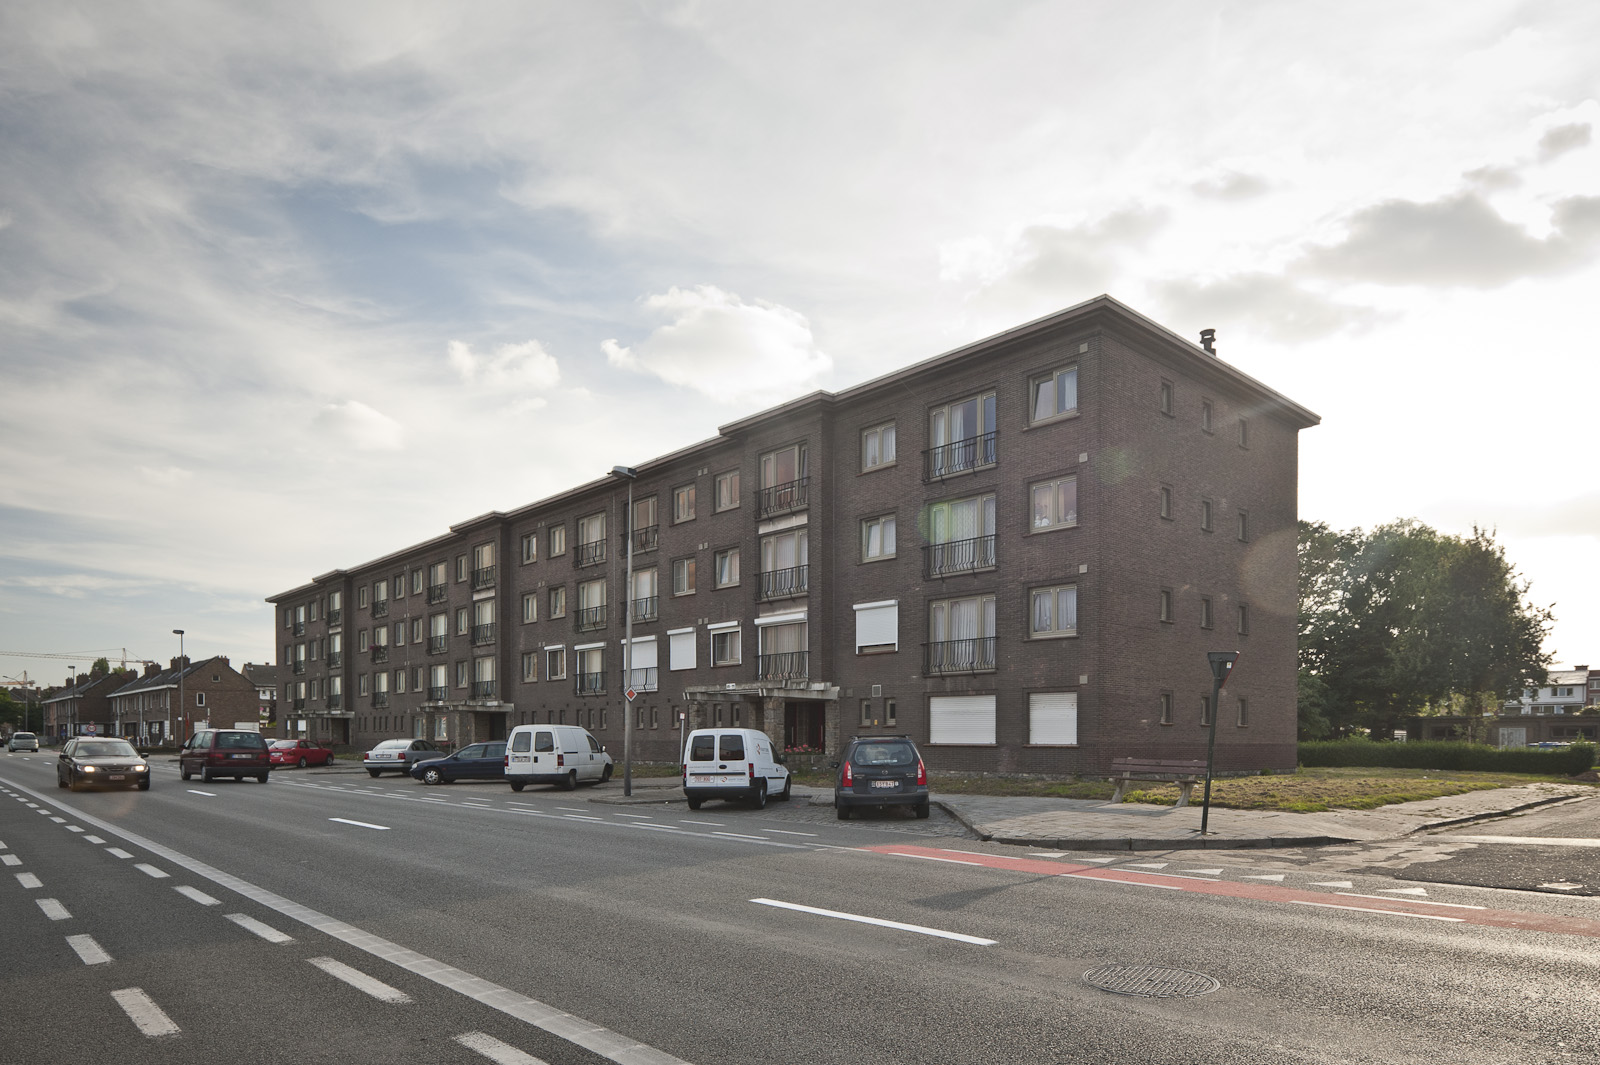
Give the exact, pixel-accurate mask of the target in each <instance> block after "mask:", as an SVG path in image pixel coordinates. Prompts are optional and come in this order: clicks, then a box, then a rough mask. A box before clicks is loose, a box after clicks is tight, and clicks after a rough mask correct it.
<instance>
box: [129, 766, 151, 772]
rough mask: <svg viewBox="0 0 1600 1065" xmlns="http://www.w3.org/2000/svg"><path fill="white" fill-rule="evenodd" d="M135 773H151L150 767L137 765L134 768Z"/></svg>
mask: <svg viewBox="0 0 1600 1065" xmlns="http://www.w3.org/2000/svg"><path fill="white" fill-rule="evenodd" d="M133 771H134V772H135V773H148V772H149V771H150V767H149V766H147V765H136V766H134V767H133Z"/></svg>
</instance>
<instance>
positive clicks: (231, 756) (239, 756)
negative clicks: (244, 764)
mask: <svg viewBox="0 0 1600 1065" xmlns="http://www.w3.org/2000/svg"><path fill="white" fill-rule="evenodd" d="M228 757H229V758H249V757H250V756H249V755H248V754H230V755H228Z"/></svg>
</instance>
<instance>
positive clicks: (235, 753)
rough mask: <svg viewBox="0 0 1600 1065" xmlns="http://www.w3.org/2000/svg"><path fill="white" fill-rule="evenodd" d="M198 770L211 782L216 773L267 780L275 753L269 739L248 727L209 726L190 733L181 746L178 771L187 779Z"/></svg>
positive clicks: (237, 777) (238, 778) (202, 776)
mask: <svg viewBox="0 0 1600 1065" xmlns="http://www.w3.org/2000/svg"><path fill="white" fill-rule="evenodd" d="M196 773H199V774H200V779H201V780H204V781H206V782H207V783H210V782H211V781H212V780H213V779H215V778H216V777H232V778H233V779H235V780H243V779H244V778H245V777H255V778H256V780H258V781H259V782H261V783H262V784H265V783H266V782H267V781H269V780H271V779H272V756H271V754H269V753H268V750H267V741H266V739H265V738H264V737H263V736H262V735H261V733H259V732H251V731H250V730H249V729H235V728H208V729H201V730H200V731H199V732H196V733H195V734H194V735H193V736H190V737H189V740H188V742H187V743H185V744H184V745H183V746H182V747H181V748H179V749H178V775H179V776H180V777H182V778H183V779H184V780H188V779H189V778H190V777H192V776H193V775H194V774H196Z"/></svg>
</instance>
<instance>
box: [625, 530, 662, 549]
mask: <svg viewBox="0 0 1600 1065" xmlns="http://www.w3.org/2000/svg"><path fill="white" fill-rule="evenodd" d="M624 538H626V537H624ZM660 544H661V526H659V525H641V526H640V527H639V528H637V529H635V530H633V549H634V551H654V550H655V549H656V548H657V547H658V546H660Z"/></svg>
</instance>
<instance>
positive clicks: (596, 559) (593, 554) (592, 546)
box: [573, 540, 606, 566]
mask: <svg viewBox="0 0 1600 1065" xmlns="http://www.w3.org/2000/svg"><path fill="white" fill-rule="evenodd" d="M573 557H574V560H575V561H576V562H577V564H578V565H580V566H598V565H599V564H600V563H602V562H604V561H605V560H606V542H605V541H604V540H591V541H589V542H588V543H586V544H579V545H578V552H577V554H576V555H575V556H573Z"/></svg>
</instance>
